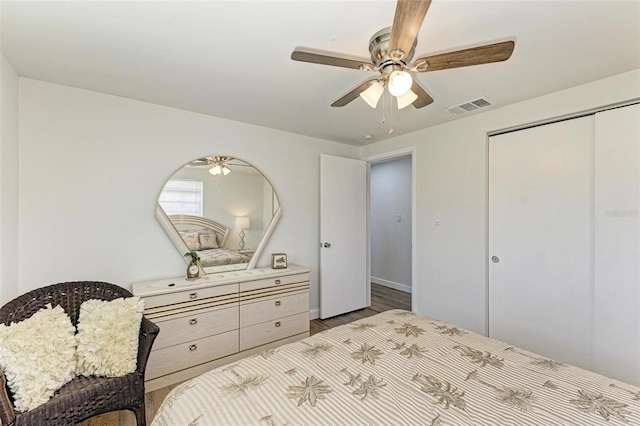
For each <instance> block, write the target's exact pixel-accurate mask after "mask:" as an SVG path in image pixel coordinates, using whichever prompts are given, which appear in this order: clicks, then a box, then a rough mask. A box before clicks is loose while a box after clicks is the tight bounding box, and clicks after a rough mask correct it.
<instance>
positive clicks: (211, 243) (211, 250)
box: [168, 215, 251, 268]
mask: <svg viewBox="0 0 640 426" xmlns="http://www.w3.org/2000/svg"><path fill="white" fill-rule="evenodd" d="M168 218H169V220H170V221H171V223H172V224H173V226H174V227H175V228H176V230H177V231H178V233H179V235H180V237H181V238H182V241H183V242H184V243H185V245H186V246H187V248H188V249H189V250H191V251H195V252H196V253H198V256H199V257H200V265H202V267H204V268H207V267H212V266H223V265H235V264H238V263H248V262H249V260H251V258H250V257H249V256H247V255H246V254H243V253H240V252H238V251H237V250H231V249H229V248H226V247H225V245H226V244H227V239H228V237H229V233H230V228H229V227H227V226H225V225H223V224H221V223H219V222H216V221H214V220H211V219H207V218H203V217H199V216H191V215H170V216H168Z"/></svg>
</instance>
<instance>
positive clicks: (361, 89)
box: [331, 78, 377, 107]
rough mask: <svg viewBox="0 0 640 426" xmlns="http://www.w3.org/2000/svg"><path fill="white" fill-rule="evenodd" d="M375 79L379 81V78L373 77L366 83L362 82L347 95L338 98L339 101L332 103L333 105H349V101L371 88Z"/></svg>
mask: <svg viewBox="0 0 640 426" xmlns="http://www.w3.org/2000/svg"><path fill="white" fill-rule="evenodd" d="M374 81H377V79H375V78H372V79H371V80H367V81H365V82H364V83H362V84H361V85H359V86H358V87H356V88H355V89H353V90H352V91H350V92H349V93H347V94H346V95H344V96H343V97H341V98H340V99H338V100H337V101H335V102H334V103H332V104H331V106H332V107H343V106H345V105H347V104H348V103H349V102H351V101H353V100H354V99H356V98H357V97H358V96H360V93H362V92H364V91H365V90H367V89H368V88H369V86H370V85H371V83H373V82H374Z"/></svg>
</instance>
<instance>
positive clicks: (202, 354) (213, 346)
mask: <svg viewBox="0 0 640 426" xmlns="http://www.w3.org/2000/svg"><path fill="white" fill-rule="evenodd" d="M236 352H238V330H233V331H228V332H226V333H222V334H217V335H215V336H209V337H205V338H203V339H197V340H191V341H188V342H185V343H181V344H179V345H175V346H169V347H166V348H162V349H157V350H153V351H151V354H150V355H149V362H148V364H147V370H146V375H145V378H146V380H150V379H154V378H156V377H160V376H163V375H165V374H169V373H174V372H176V371H179V370H183V369H185V368H189V367H193V366H194V365H198V364H202V363H205V362H207V361H212V360H215V359H218V358H222V357H224V356H227V355H231V354H234V353H236Z"/></svg>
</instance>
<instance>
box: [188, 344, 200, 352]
mask: <svg viewBox="0 0 640 426" xmlns="http://www.w3.org/2000/svg"><path fill="white" fill-rule="evenodd" d="M196 349H198V345H190V346H189V350H190V351H195V350H196Z"/></svg>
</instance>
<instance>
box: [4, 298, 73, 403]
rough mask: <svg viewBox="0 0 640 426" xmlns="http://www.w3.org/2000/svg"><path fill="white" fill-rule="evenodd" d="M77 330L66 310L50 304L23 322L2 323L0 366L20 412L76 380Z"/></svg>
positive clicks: (46, 399)
mask: <svg viewBox="0 0 640 426" xmlns="http://www.w3.org/2000/svg"><path fill="white" fill-rule="evenodd" d="M75 331H76V330H75V327H74V326H73V324H71V319H70V318H69V316H68V315H67V313H66V312H65V311H64V309H62V307H61V306H59V305H58V306H56V307H55V308H51V304H49V305H47V306H46V307H45V308H42V309H40V310H39V311H38V312H36V313H35V314H33V315H32V316H31V317H30V318H28V319H26V320H24V321H21V322H17V323H11V325H9V326H6V325H4V324H0V366H1V367H2V369H3V370H4V374H5V376H6V378H7V383H8V384H9V389H11V392H12V393H13V396H14V402H15V408H16V409H17V410H18V411H27V410H32V409H34V408H36V407H38V406H39V405H42V404H44V403H45V402H47V401H48V400H49V398H51V397H52V396H53V394H54V393H55V391H56V390H58V389H59V388H61V387H62V386H63V385H64V384H66V383H67V382H69V381H70V380H71V379H73V378H74V377H75V370H76V360H75V351H76V340H75Z"/></svg>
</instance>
